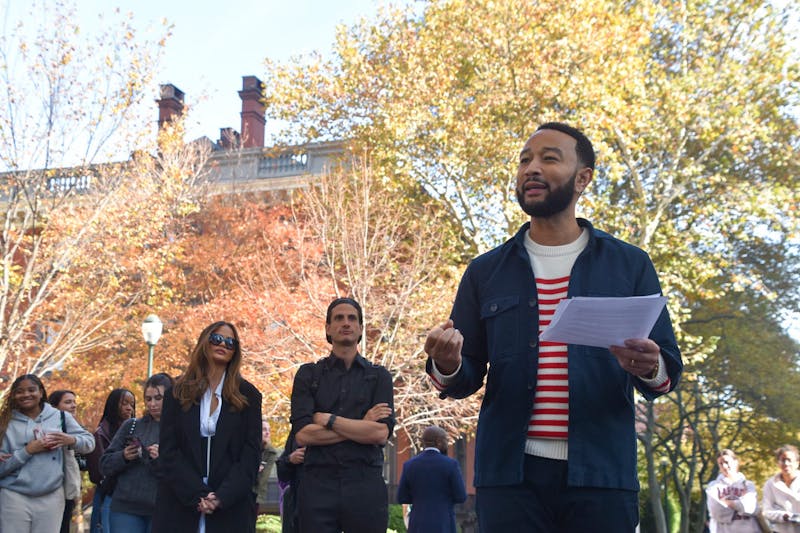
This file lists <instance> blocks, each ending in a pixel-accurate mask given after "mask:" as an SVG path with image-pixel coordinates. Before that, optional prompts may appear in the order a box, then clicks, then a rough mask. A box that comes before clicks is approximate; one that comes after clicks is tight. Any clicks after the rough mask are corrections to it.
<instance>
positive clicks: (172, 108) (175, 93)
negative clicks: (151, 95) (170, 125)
mask: <svg viewBox="0 0 800 533" xmlns="http://www.w3.org/2000/svg"><path fill="white" fill-rule="evenodd" d="M183 96H184V95H183V91H181V90H180V89H178V88H177V87H175V86H174V85H172V84H171V83H167V84H164V85H161V98H160V99H158V100H156V102H158V129H159V130H160V129H161V128H162V127H163V126H164V123H165V122H170V121H172V120H175V119H177V118H178V117H180V116H181V115H182V114H183Z"/></svg>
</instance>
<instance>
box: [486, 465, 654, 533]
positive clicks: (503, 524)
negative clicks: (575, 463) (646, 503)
mask: <svg viewBox="0 0 800 533" xmlns="http://www.w3.org/2000/svg"><path fill="white" fill-rule="evenodd" d="M476 492H477V494H476V496H477V499H476V508H477V511H478V522H479V524H480V530H481V532H482V533H505V532H507V531H526V532H527V531H531V532H534V531H535V532H536V533H611V532H613V533H633V532H634V530H635V529H636V524H637V523H638V522H639V499H638V493H637V492H635V491H631V490H617V489H601V488H593V487H570V486H568V485H567V462H566V461H556V460H554V459H545V458H543V457H534V456H532V455H525V470H524V479H523V481H522V483H521V484H519V485H510V486H504V487H478V488H477V490H476Z"/></svg>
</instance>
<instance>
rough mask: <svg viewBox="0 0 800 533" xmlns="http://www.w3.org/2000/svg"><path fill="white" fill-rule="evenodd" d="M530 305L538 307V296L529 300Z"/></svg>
mask: <svg viewBox="0 0 800 533" xmlns="http://www.w3.org/2000/svg"><path fill="white" fill-rule="evenodd" d="M528 307H536V298H531V299H530V300H528Z"/></svg>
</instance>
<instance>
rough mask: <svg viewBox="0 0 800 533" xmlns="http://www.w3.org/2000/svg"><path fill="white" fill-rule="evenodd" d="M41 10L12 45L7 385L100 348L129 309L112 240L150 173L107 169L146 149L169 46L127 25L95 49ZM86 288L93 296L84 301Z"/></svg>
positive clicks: (2, 330)
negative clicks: (155, 79)
mask: <svg viewBox="0 0 800 533" xmlns="http://www.w3.org/2000/svg"><path fill="white" fill-rule="evenodd" d="M4 9H10V6H7V7H6V8H4ZM30 9H31V12H30V13H28V14H27V16H26V17H23V18H21V19H20V21H19V22H18V23H16V24H15V25H13V26H11V27H9V29H8V31H7V32H6V33H3V34H2V36H0V83H2V87H0V107H2V108H3V109H4V112H3V113H2V114H0V171H2V175H0V187H2V190H1V191H0V197H2V216H3V231H2V241H0V249H1V250H2V255H0V258H1V260H2V272H1V273H0V278H1V279H2V281H0V372H2V374H3V375H4V376H6V377H8V376H14V375H15V374H18V373H20V372H23V371H32V372H36V373H38V374H41V373H43V372H45V371H47V370H51V369H53V368H56V367H58V366H60V365H61V364H62V363H63V362H64V360H65V359H66V358H68V357H71V356H74V355H76V354H81V353H84V352H86V351H88V350H91V349H93V348H95V347H97V346H98V343H100V342H101V340H102V339H104V338H106V336H107V333H108V328H107V326H108V323H109V319H110V318H111V316H113V315H112V314H111V313H109V308H110V306H112V305H119V304H121V303H124V301H125V298H120V297H119V296H118V294H117V292H118V288H119V287H118V286H116V285H115V279H114V276H113V275H110V274H111V273H112V271H113V270H114V268H115V265H114V261H113V258H112V257H110V256H109V255H108V254H106V252H107V245H108V241H107V240H105V237H106V236H107V235H108V233H109V231H108V230H109V227H110V226H112V225H115V224H116V223H117V222H118V221H119V218H116V219H115V216H117V215H119V207H120V205H122V204H124V200H123V199H122V198H121V195H125V194H127V193H128V192H129V191H131V190H134V189H135V187H134V186H133V185H132V182H133V181H135V180H136V179H137V169H138V168H140V167H139V166H138V163H133V164H131V163H130V162H126V163H107V161H114V160H115V159H114V158H115V157H116V158H121V160H126V159H127V158H128V157H129V155H130V153H131V151H132V150H134V149H136V148H143V149H144V148H146V144H144V140H143V139H144V138H143V137H142V133H143V132H145V131H148V130H145V129H144V128H141V129H140V127H139V126H140V125H143V123H142V122H140V118H141V117H140V116H139V115H138V110H139V108H140V105H141V103H142V101H143V100H147V99H146V98H145V97H146V96H148V94H149V92H148V89H149V87H150V82H151V76H152V72H153V64H154V61H155V60H156V59H157V57H158V54H159V50H160V47H161V45H162V44H163V40H162V39H163V38H165V37H166V36H168V34H169V29H168V28H164V29H163V34H164V35H163V37H158V38H157V39H158V40H157V41H150V40H147V39H143V38H142V37H140V36H139V35H138V34H137V32H136V31H135V30H134V28H133V27H132V24H131V21H130V20H129V19H128V18H124V17H117V19H118V20H115V21H113V22H110V23H109V24H110V25H109V26H107V30H106V32H105V33H103V34H101V35H96V36H94V37H92V36H87V37H84V36H83V35H82V33H81V28H79V27H78V26H77V25H76V24H75V22H74V20H75V12H74V9H71V8H70V7H69V6H67V5H64V4H58V5H56V6H48V7H47V9H43V8H42V6H39V5H33V6H31V8H30ZM148 133H150V134H151V137H152V132H149V131H148ZM117 160H119V159H117ZM128 205H132V204H128ZM141 207H142V206H141V204H140V205H139V208H140V209H141ZM87 282H88V283H87ZM76 288H82V289H83V292H82V293H81V294H80V295H74V294H72V291H74V290H75V289H76Z"/></svg>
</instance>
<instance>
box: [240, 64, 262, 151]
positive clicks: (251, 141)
mask: <svg viewBox="0 0 800 533" xmlns="http://www.w3.org/2000/svg"><path fill="white" fill-rule="evenodd" d="M261 86H262V83H261V80H259V79H258V78H256V77H255V76H242V90H241V91H239V98H241V99H242V140H243V143H242V146H243V147H244V148H256V147H263V146H264V124H265V123H266V119H265V118H264V104H262V103H261V97H262V90H261Z"/></svg>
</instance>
